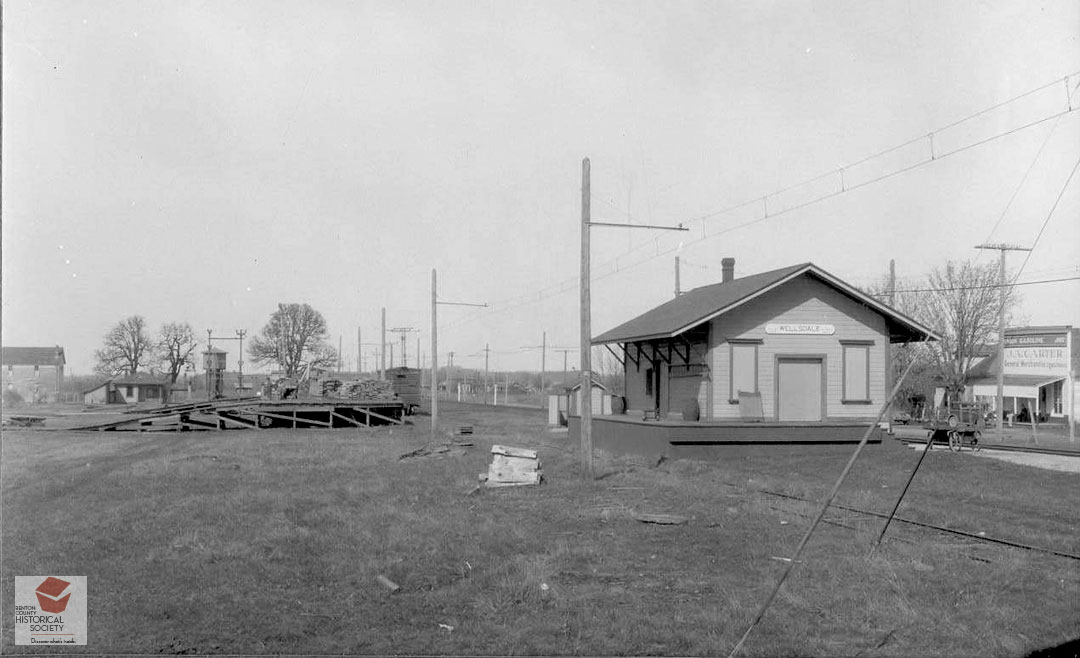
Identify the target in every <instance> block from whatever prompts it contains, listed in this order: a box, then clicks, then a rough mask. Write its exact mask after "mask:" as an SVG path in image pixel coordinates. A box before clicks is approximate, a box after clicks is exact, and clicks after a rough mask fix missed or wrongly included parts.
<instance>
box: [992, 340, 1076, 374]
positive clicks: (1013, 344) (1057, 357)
mask: <svg viewBox="0 0 1080 658" xmlns="http://www.w3.org/2000/svg"><path fill="white" fill-rule="evenodd" d="M1005 372H1007V373H1009V374H1013V375H1068V374H1069V348H1068V338H1067V336H1066V335H1065V334H1035V335H1026V336H1005Z"/></svg>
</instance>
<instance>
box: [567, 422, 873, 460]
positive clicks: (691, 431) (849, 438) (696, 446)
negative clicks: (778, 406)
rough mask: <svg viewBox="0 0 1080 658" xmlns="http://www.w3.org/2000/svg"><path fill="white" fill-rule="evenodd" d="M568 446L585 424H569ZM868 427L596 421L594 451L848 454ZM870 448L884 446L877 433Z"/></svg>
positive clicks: (707, 455) (676, 455) (673, 455)
mask: <svg viewBox="0 0 1080 658" xmlns="http://www.w3.org/2000/svg"><path fill="white" fill-rule="evenodd" d="M569 421H570V422H569V429H570V441H571V443H575V444H579V443H580V441H581V418H580V417H579V416H571V417H570V419H569ZM869 427H870V423H868V422H865V421H825V422H817V423H810V422H806V423H795V422H786V423H778V422H742V421H696V422H690V421H682V420H642V419H641V418H640V417H638V416H629V415H621V416H593V430H592V440H593V448H595V449H599V450H604V451H607V452H609V453H611V454H613V455H616V456H619V455H637V456H642V457H645V458H648V459H659V458H660V457H666V458H668V459H682V458H693V459H726V458H731V457H737V456H742V455H746V454H762V453H765V452H769V451H776V450H782V451H784V452H790V451H792V450H795V451H799V450H809V449H813V450H822V449H828V448H829V446H838V447H840V448H842V449H845V450H846V449H850V447H851V446H853V445H854V444H857V443H858V442H859V441H861V440H862V437H863V435H864V434H865V433H866V430H867V428H869ZM869 442H870V443H876V444H880V443H881V430H880V429H878V428H875V429H874V430H873V432H871V434H870V439H869Z"/></svg>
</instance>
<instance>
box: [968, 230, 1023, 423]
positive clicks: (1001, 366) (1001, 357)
mask: <svg viewBox="0 0 1080 658" xmlns="http://www.w3.org/2000/svg"><path fill="white" fill-rule="evenodd" d="M975 248H976V249H996V250H997V251H999V252H1001V258H1000V263H999V265H998V286H999V287H1000V288H1001V290H1000V293H1001V301H1000V308H998V350H997V361H998V364H997V365H998V372H997V375H998V383H997V403H996V405H995V408H994V413H995V414H996V415H997V428H998V441H1004V440H1005V419H1004V418H1003V415H1004V413H1003V412H1004V411H1005V408H1004V405H1005V298H1006V296H1007V292H1006V290H1005V252H1006V251H1031V249H1030V248H1028V247H1020V246H1017V245H1010V244H980V245H976V246H975Z"/></svg>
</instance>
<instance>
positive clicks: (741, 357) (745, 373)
mask: <svg viewBox="0 0 1080 658" xmlns="http://www.w3.org/2000/svg"><path fill="white" fill-rule="evenodd" d="M760 344H761V341H759V340H758V341H728V346H729V348H730V350H731V381H730V387H729V388H728V390H729V394H728V402H730V403H731V404H738V403H739V391H746V392H747V393H757V392H758V346H759V345H760Z"/></svg>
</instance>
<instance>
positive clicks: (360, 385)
mask: <svg viewBox="0 0 1080 658" xmlns="http://www.w3.org/2000/svg"><path fill="white" fill-rule="evenodd" d="M331 381H337V380H331ZM323 395H324V396H333V397H342V398H348V399H350V400H361V401H364V402H383V401H389V400H396V399H397V395H395V394H394V385H393V384H392V383H390V382H388V381H382V380H379V379H355V380H353V381H351V382H339V383H338V384H337V385H336V386H334V387H333V392H332V393H324V394H323Z"/></svg>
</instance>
